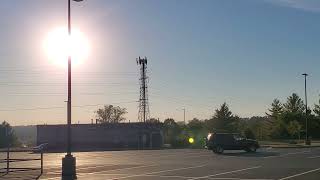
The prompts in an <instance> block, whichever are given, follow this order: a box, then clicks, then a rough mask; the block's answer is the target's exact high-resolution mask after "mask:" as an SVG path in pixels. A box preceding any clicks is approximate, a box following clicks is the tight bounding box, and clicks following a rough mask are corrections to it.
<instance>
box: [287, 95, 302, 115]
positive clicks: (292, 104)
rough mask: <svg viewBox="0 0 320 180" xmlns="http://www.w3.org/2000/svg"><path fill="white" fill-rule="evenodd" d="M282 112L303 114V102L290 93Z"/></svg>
mask: <svg viewBox="0 0 320 180" xmlns="http://www.w3.org/2000/svg"><path fill="white" fill-rule="evenodd" d="M283 107H284V111H285V112H289V113H303V110H304V104H303V100H301V98H300V97H299V96H298V94H296V93H292V95H291V96H289V97H288V98H287V102H286V103H285V104H283Z"/></svg>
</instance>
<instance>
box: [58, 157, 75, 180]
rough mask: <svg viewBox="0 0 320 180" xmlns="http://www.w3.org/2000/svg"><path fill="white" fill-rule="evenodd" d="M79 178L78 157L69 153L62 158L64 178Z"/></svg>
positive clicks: (66, 179) (69, 179)
mask: <svg viewBox="0 0 320 180" xmlns="http://www.w3.org/2000/svg"><path fill="white" fill-rule="evenodd" d="M72 179H77V174H76V158H75V157H73V156H72V155H71V154H67V155H66V156H65V157H64V158H62V180H72Z"/></svg>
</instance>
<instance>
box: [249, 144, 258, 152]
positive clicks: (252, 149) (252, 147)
mask: <svg viewBox="0 0 320 180" xmlns="http://www.w3.org/2000/svg"><path fill="white" fill-rule="evenodd" d="M249 151H250V152H256V151H257V147H256V146H254V145H252V146H250V147H249Z"/></svg>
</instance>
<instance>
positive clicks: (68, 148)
mask: <svg viewBox="0 0 320 180" xmlns="http://www.w3.org/2000/svg"><path fill="white" fill-rule="evenodd" d="M70 3H71V2H70V0H68V35H69V38H71V7H70V5H71V4H70ZM67 102H68V105H67V121H68V142H67V155H69V156H70V155H71V55H70V54H69V56H68V101H67Z"/></svg>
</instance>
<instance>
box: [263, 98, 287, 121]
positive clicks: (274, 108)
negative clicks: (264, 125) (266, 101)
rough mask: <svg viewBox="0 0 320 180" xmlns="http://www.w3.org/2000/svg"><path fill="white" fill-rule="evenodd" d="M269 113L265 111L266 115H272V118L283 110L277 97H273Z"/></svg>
mask: <svg viewBox="0 0 320 180" xmlns="http://www.w3.org/2000/svg"><path fill="white" fill-rule="evenodd" d="M268 111H269V113H266V114H267V116H269V117H272V118H277V117H279V115H280V114H281V113H282V112H283V106H282V104H281V102H280V101H279V99H274V100H273V102H272V104H271V108H270V109H268Z"/></svg>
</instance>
